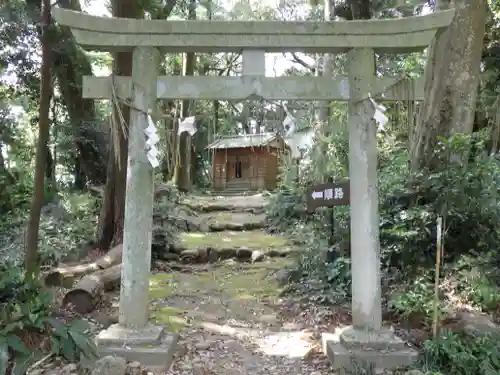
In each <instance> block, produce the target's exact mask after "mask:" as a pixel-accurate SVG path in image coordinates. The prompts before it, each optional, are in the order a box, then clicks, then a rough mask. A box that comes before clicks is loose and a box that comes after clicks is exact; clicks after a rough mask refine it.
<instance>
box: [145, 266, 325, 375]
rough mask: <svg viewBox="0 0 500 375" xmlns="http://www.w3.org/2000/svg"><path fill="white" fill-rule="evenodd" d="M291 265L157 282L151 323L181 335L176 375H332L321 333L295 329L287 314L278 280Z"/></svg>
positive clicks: (160, 277) (203, 270)
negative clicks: (282, 309)
mask: <svg viewBox="0 0 500 375" xmlns="http://www.w3.org/2000/svg"><path fill="white" fill-rule="evenodd" d="M283 262H284V261H283V260H269V261H267V262H264V263H259V264H254V265H250V264H246V265H245V264H238V263H236V262H234V261H226V262H224V264H222V265H218V266H214V267H209V268H207V267H203V266H200V267H199V270H196V269H195V268H194V270H193V273H191V274H187V273H184V274H183V273H175V274H156V275H154V276H153V278H152V282H151V298H152V303H151V309H152V314H151V319H152V321H153V322H155V323H157V324H164V325H166V326H167V327H168V328H169V329H170V330H171V331H176V332H179V333H180V334H181V340H180V343H179V350H178V352H177V354H176V357H175V362H174V364H173V366H172V368H171V370H170V371H169V372H168V374H170V375H187V374H190V375H191V374H194V375H208V374H214V375H215V374H217V375H219V374H220V375H233V374H234V375H236V374H248V375H250V374H252V375H259V374H263V375H264V374H266V375H267V374H273V375H281V374H283V375H284V374H310V375H313V374H314V375H319V374H324V373H326V371H328V363H327V360H326V358H324V357H323V355H322V354H319V353H318V343H317V342H316V341H315V340H314V339H313V337H312V332H313V329H312V328H313V327H305V326H304V325H298V324H296V323H291V322H287V321H286V319H285V318H284V316H283V315H282V314H280V308H279V307H280V302H281V300H280V297H279V292H280V288H279V286H278V283H277V281H276V277H275V275H274V274H275V273H276V272H277V271H278V270H279V269H281V268H282V267H283V266H284V265H285V264H284V263H283Z"/></svg>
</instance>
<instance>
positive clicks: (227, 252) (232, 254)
mask: <svg viewBox="0 0 500 375" xmlns="http://www.w3.org/2000/svg"><path fill="white" fill-rule="evenodd" d="M218 253H219V258H220V259H222V260H225V259H231V258H236V255H237V254H238V250H237V249H233V248H230V247H225V248H223V249H219V250H218Z"/></svg>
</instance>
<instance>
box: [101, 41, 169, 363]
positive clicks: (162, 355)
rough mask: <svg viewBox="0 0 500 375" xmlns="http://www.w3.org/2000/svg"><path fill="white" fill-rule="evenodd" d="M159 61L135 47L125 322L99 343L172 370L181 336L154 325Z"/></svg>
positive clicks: (105, 350) (154, 53) (104, 349)
mask: <svg viewBox="0 0 500 375" xmlns="http://www.w3.org/2000/svg"><path fill="white" fill-rule="evenodd" d="M158 66H159V51H158V49H156V48H152V47H135V48H134V49H133V62H132V108H131V113H130V126H129V134H128V138H129V141H128V163H127V182H126V198H125V223H124V231H123V232H124V233H123V261H122V275H121V289H120V309H119V323H118V324H116V325H113V326H111V327H109V328H108V329H107V330H105V331H103V332H101V333H100V334H99V335H98V336H97V347H98V351H99V355H100V356H106V355H116V356H119V357H123V358H125V359H126V360H128V361H138V362H140V363H141V364H143V365H144V366H146V367H147V368H149V369H151V370H153V371H156V372H166V371H167V370H168V368H169V367H170V365H171V362H172V358H173V353H174V350H175V346H176V343H177V339H178V337H177V335H171V334H167V333H166V331H165V328H164V327H162V326H154V325H150V324H148V315H149V311H148V309H149V296H148V291H149V277H150V271H151V269H150V268H151V237H152V235H151V233H152V227H153V196H154V181H153V168H152V166H151V165H150V163H149V161H148V159H147V156H146V143H145V142H146V136H145V133H144V130H145V129H146V127H147V126H148V116H149V114H153V113H154V111H155V108H156V92H157V90H156V82H157V70H158Z"/></svg>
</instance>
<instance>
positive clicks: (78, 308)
mask: <svg viewBox="0 0 500 375" xmlns="http://www.w3.org/2000/svg"><path fill="white" fill-rule="evenodd" d="M121 272H122V265H121V264H117V265H114V266H112V267H110V268H107V269H103V270H99V271H96V272H94V273H91V274H90V275H85V276H83V277H82V278H81V279H80V280H79V281H78V282H77V283H76V285H75V287H74V288H73V289H71V290H70V291H69V292H67V293H66V294H65V295H64V297H63V300H62V305H63V306H64V307H66V306H70V307H71V308H72V309H73V310H74V311H75V312H77V313H79V314H88V313H90V312H92V310H94V308H95V306H96V305H97V303H98V302H99V301H100V300H101V298H102V294H103V293H104V292H105V291H109V290H113V289H115V288H116V287H117V286H118V285H119V284H120V279H121Z"/></svg>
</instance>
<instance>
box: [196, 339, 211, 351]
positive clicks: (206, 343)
mask: <svg viewBox="0 0 500 375" xmlns="http://www.w3.org/2000/svg"><path fill="white" fill-rule="evenodd" d="M210 346H212V343H211V342H210V341H203V342H199V343H197V344H196V345H195V346H194V347H195V348H196V350H208V349H210Z"/></svg>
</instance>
